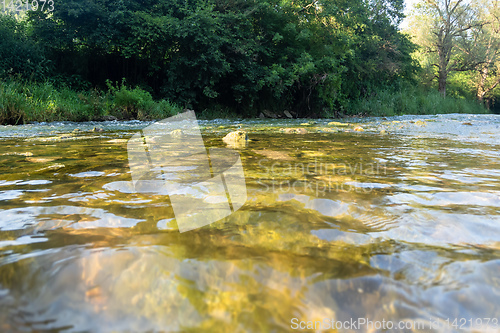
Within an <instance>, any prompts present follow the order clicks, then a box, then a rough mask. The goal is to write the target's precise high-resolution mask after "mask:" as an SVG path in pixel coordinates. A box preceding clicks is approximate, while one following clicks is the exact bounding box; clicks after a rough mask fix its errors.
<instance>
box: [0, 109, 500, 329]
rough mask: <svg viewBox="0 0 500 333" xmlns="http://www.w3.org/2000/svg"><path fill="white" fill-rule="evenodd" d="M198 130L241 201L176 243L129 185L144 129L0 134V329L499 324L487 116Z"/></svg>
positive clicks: (499, 201)
mask: <svg viewBox="0 0 500 333" xmlns="http://www.w3.org/2000/svg"><path fill="white" fill-rule="evenodd" d="M199 124H200V128H201V133H202V135H203V140H204V144H205V146H206V147H207V148H209V147H214V148H227V146H226V144H225V143H224V142H223V140H222V138H223V137H224V135H226V134H227V133H229V132H231V131H234V130H236V129H241V130H245V131H246V132H247V133H248V137H249V141H248V142H247V143H246V144H243V145H240V146H235V147H229V148H234V150H235V151H236V152H238V153H239V155H240V158H241V163H242V168H243V171H244V175H245V183H246V193H247V197H246V202H245V203H244V205H243V206H242V207H241V208H240V209H238V210H236V211H235V212H233V213H232V214H231V215H229V216H228V217H226V218H224V219H222V220H219V221H217V222H214V223H211V224H209V225H206V226H204V227H201V228H197V229H193V230H191V231H187V232H179V230H178V226H177V224H176V220H175V216H174V212H173V209H172V204H171V202H170V200H169V198H168V196H166V195H162V194H161V193H142V192H137V191H134V188H133V185H132V186H131V184H133V183H132V182H131V180H132V178H131V172H130V168H129V160H128V155H127V142H128V140H129V139H130V138H131V137H132V135H134V134H135V133H137V132H138V131H139V130H140V129H143V128H145V127H146V126H148V125H150V123H148V122H139V121H129V122H116V121H115V122H103V123H41V124H32V125H23V126H0V144H1V146H0V147H1V148H0V161H1V163H0V331H1V332H49V331H50V332H87V331H88V332H289V331H310V332H314V331H318V332H320V331H328V330H329V328H331V326H333V327H335V326H336V327H337V329H338V331H341V332H375V331H384V328H385V329H386V331H394V332H401V331H407V332H413V331H414V332H417V331H419V332H421V331H426V332H446V331H460V330H463V331H470V332H472V331H488V330H489V331H491V332H495V331H499V330H500V168H499V166H500V140H499V133H500V116H498V115H459V114H450V115H433V116H399V117H389V118H359V119H358V118H353V119H342V120H334V119H329V120H327V119H313V120H311V119H309V120H269V119H267V120H238V121H234V120H211V121H199ZM96 126H97V127H98V129H102V131H94V130H93V128H94V127H96ZM286 128H292V129H293V128H301V129H302V128H303V129H305V131H304V132H302V131H297V133H295V131H292V132H293V133H287V131H286V130H283V129H286ZM299 132H300V133H299ZM314 325H316V326H314ZM382 325H385V326H384V327H382ZM398 325H399V326H398ZM401 325H403V326H401ZM403 327H406V328H405V329H404V330H403V329H402V328H403Z"/></svg>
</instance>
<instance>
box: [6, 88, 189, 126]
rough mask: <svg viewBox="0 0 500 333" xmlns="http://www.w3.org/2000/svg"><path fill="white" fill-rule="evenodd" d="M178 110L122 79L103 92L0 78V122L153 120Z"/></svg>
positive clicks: (178, 108) (173, 113) (171, 104)
mask: <svg viewBox="0 0 500 333" xmlns="http://www.w3.org/2000/svg"><path fill="white" fill-rule="evenodd" d="M180 111H181V108H180V107H178V106H177V105H175V104H173V103H171V102H169V101H166V100H161V101H154V100H153V98H152V97H151V95H150V94H149V93H148V92H146V91H144V90H142V89H140V88H133V89H132V88H129V87H127V86H126V85H125V83H124V82H122V84H121V85H119V86H118V85H117V87H113V89H110V90H109V91H107V92H106V91H100V90H96V89H94V90H89V91H83V92H77V91H74V90H71V89H69V88H56V87H54V86H53V85H52V84H51V83H49V82H45V83H32V82H23V81H19V80H17V81H16V80H14V81H8V82H0V124H12V125H15V124H23V123H29V122H35V121H39V122H41V121H47V122H48V121H89V120H101V119H103V117H104V116H114V117H116V118H118V119H140V120H153V119H163V118H167V117H170V116H172V115H175V114H177V113H179V112H180Z"/></svg>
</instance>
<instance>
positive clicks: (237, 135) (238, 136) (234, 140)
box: [222, 131, 248, 147]
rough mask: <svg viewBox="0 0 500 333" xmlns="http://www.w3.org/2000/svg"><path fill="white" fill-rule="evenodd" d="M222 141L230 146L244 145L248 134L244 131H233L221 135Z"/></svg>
mask: <svg viewBox="0 0 500 333" xmlns="http://www.w3.org/2000/svg"><path fill="white" fill-rule="evenodd" d="M222 141H224V143H226V144H227V145H229V146H232V147H242V146H243V147H244V146H245V145H246V144H247V143H248V134H247V132H245V131H233V132H230V133H228V134H227V135H226V136H225V137H223V138H222Z"/></svg>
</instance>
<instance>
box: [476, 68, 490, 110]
mask: <svg viewBox="0 0 500 333" xmlns="http://www.w3.org/2000/svg"><path fill="white" fill-rule="evenodd" d="M487 65H488V64H487ZM487 77H488V67H487V66H484V67H483V68H481V70H480V71H479V82H478V85H477V95H476V96H477V100H478V101H480V102H482V101H483V99H484V95H485V94H486V89H485V87H484V85H485V82H486V78H487Z"/></svg>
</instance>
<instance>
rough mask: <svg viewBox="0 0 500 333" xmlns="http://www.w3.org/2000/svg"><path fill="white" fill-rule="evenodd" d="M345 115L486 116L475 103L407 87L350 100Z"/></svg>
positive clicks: (483, 108)
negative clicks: (475, 114) (458, 114)
mask: <svg viewBox="0 0 500 333" xmlns="http://www.w3.org/2000/svg"><path fill="white" fill-rule="evenodd" d="M346 113H347V114H348V115H358V114H362V115H370V116H394V115H406V114H415V115H419V114H422V115H423V114H443V113H489V111H488V109H486V107H484V106H483V105H482V104H480V103H478V102H477V101H475V100H470V99H465V98H457V97H446V98H443V97H442V96H441V94H440V93H439V92H438V91H436V90H430V89H428V90H427V89H424V88H421V87H418V88H417V87H406V88H404V89H401V90H381V91H379V92H377V94H374V95H372V96H370V97H365V98H360V99H358V100H355V101H352V102H351V103H349V104H348V106H347V108H346Z"/></svg>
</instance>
